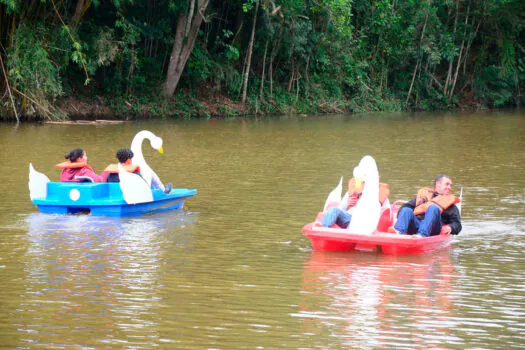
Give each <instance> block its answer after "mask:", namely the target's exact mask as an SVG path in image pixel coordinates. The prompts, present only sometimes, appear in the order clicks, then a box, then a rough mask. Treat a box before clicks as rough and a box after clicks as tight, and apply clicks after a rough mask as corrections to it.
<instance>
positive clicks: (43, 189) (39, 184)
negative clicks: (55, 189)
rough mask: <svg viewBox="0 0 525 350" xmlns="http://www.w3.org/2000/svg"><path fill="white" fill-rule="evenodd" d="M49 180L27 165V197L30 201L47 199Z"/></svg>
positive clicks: (30, 165) (31, 165)
mask: <svg viewBox="0 0 525 350" xmlns="http://www.w3.org/2000/svg"><path fill="white" fill-rule="evenodd" d="M49 181H50V180H49V178H48V177H47V176H46V175H45V174H42V173H41V172H38V171H36V170H35V168H34V167H33V164H31V163H29V184H28V185H29V197H30V198H31V200H35V199H46V197H47V183H48V182H49Z"/></svg>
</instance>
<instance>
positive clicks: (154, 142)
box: [151, 137, 162, 150]
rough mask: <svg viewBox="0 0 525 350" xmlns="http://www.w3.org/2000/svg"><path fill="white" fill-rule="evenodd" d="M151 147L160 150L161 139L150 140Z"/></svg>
mask: <svg viewBox="0 0 525 350" xmlns="http://www.w3.org/2000/svg"><path fill="white" fill-rule="evenodd" d="M151 147H153V148H154V149H157V150H158V149H159V148H162V139H161V138H160V137H157V138H155V139H153V140H151Z"/></svg>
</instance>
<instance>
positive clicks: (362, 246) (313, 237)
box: [303, 204, 453, 254]
mask: <svg viewBox="0 0 525 350" xmlns="http://www.w3.org/2000/svg"><path fill="white" fill-rule="evenodd" d="M399 208H400V207H399V205H398V204H392V205H391V206H390V207H387V208H383V209H382V213H381V217H380V219H379V223H378V225H377V229H376V230H375V231H374V232H373V233H372V234H370V235H364V234H358V233H352V232H349V231H348V230H347V229H343V228H341V227H338V226H337V225H334V226H333V227H323V226H321V225H320V224H319V223H320V222H321V221H322V219H323V215H324V214H323V213H318V215H317V218H316V221H315V222H312V223H309V224H306V225H305V226H304V227H303V234H304V235H305V236H306V237H308V238H309V239H310V242H311V243H312V248H313V249H314V250H318V251H331V252H349V251H353V250H360V251H374V252H380V253H384V254H424V253H428V252H431V251H434V250H436V249H441V248H444V247H446V246H448V245H449V244H450V243H451V242H452V239H453V236H452V235H450V234H446V233H444V232H443V230H442V231H441V234H439V235H437V236H432V237H419V236H412V235H400V234H396V233H389V232H386V231H387V230H388V228H389V227H390V226H393V225H394V223H395V218H396V216H397V213H398V211H399Z"/></svg>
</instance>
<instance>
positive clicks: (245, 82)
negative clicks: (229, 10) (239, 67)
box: [241, 0, 259, 105]
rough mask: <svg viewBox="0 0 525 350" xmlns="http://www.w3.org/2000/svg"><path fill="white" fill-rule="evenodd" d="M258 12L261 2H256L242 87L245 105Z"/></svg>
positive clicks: (242, 101)
mask: <svg viewBox="0 0 525 350" xmlns="http://www.w3.org/2000/svg"><path fill="white" fill-rule="evenodd" d="M258 12H259V0H257V1H256V2H255V14H254V15H253V24H252V36H251V38H250V44H249V45H248V59H247V61H246V71H245V72H244V83H243V86H242V100H241V103H242V104H243V105H244V103H245V102H246V92H247V91H248V78H249V77H250V67H251V64H252V53H253V42H254V41H255V26H256V24H257V13H258Z"/></svg>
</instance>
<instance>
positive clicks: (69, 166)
mask: <svg viewBox="0 0 525 350" xmlns="http://www.w3.org/2000/svg"><path fill="white" fill-rule="evenodd" d="M55 167H57V168H59V169H79V168H88V169H89V170H91V171H93V168H91V167H90V166H89V165H88V163H86V162H75V163H72V162H71V161H69V160H68V161H67V162H62V163H58V164H55Z"/></svg>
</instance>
